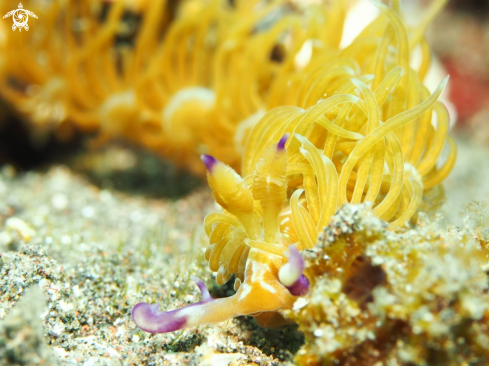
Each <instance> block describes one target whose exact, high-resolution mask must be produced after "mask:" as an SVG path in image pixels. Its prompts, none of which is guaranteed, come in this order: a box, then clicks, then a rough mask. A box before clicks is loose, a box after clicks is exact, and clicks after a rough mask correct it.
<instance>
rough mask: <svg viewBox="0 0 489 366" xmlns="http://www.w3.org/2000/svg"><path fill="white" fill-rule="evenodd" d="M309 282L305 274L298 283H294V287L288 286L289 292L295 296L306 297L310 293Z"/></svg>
mask: <svg viewBox="0 0 489 366" xmlns="http://www.w3.org/2000/svg"><path fill="white" fill-rule="evenodd" d="M309 288H310V285H309V280H308V279H307V277H306V276H304V275H303V274H302V275H301V276H300V277H299V279H298V280H297V281H295V282H294V284H293V285H292V286H287V289H288V290H289V292H290V293H291V294H292V295H294V296H304V295H307V294H308V292H309Z"/></svg>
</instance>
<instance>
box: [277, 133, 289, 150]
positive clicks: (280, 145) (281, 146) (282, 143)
mask: <svg viewBox="0 0 489 366" xmlns="http://www.w3.org/2000/svg"><path fill="white" fill-rule="evenodd" d="M289 136H290V135H289V134H288V133H286V134H285V135H283V136H282V138H281V139H280V141H279V142H278V144H277V150H279V151H280V150H283V149H285V143H286V142H287V140H288V138H289Z"/></svg>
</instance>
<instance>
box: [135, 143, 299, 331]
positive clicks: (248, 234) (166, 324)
mask: <svg viewBox="0 0 489 366" xmlns="http://www.w3.org/2000/svg"><path fill="white" fill-rule="evenodd" d="M287 137H288V135H285V136H284V137H282V138H281V139H280V141H279V142H278V143H277V144H273V145H272V146H270V147H269V148H268V149H267V150H266V152H265V154H264V155H263V157H262V159H261V160H260V162H259V163H258V165H257V168H256V170H255V174H254V175H253V176H251V178H249V179H242V178H241V177H240V176H239V175H238V174H237V173H236V172H235V171H234V170H233V169H232V168H230V167H229V166H227V165H225V164H223V163H221V162H219V161H218V160H216V159H215V158H213V157H212V156H209V155H203V156H202V160H203V162H204V163H205V165H206V167H207V171H208V173H207V177H208V180H209V185H210V187H211V188H212V190H213V193H214V197H215V199H216V201H217V203H219V205H220V206H221V207H222V208H223V210H224V212H223V213H213V214H210V215H208V216H207V218H206V220H205V229H206V232H207V233H208V234H209V235H210V243H211V245H210V246H209V248H208V249H207V251H206V254H205V257H206V259H207V260H208V261H209V267H210V269H211V270H212V271H217V283H218V284H223V283H225V282H227V281H228V280H229V278H230V276H231V275H232V274H234V275H235V278H236V279H235V283H234V288H235V290H237V292H236V293H235V294H234V295H233V296H231V297H228V298H222V299H213V298H212V297H211V296H210V295H209V292H208V290H207V288H206V286H205V284H204V283H203V282H202V281H201V280H200V279H198V278H196V277H193V280H194V281H195V282H196V283H197V286H198V287H199V289H200V291H201V293H202V301H201V302H199V303H197V304H192V305H189V306H187V307H184V308H182V309H178V310H173V311H169V312H160V311H158V304H152V305H151V304H147V303H139V304H137V305H136V306H135V307H134V308H133V310H132V318H133V320H134V322H135V323H136V325H137V326H138V327H140V328H141V329H143V330H145V331H147V332H150V333H166V332H173V331H176V330H179V329H182V328H187V327H193V326H197V325H200V324H209V323H216V322H222V321H226V320H228V319H230V318H233V317H236V316H239V315H253V316H255V318H256V319H257V321H258V323H259V324H261V325H263V326H274V325H279V324H282V323H284V320H283V319H282V318H281V317H280V316H279V315H277V314H276V311H277V310H280V309H287V308H291V307H292V305H293V304H294V302H295V301H296V300H297V297H298V296H303V295H305V294H307V293H308V291H309V280H308V279H307V277H306V276H305V275H304V261H303V259H302V257H301V255H300V253H299V250H298V249H301V248H300V244H299V243H295V244H291V243H290V239H291V237H290V235H288V234H287V231H286V230H284V228H283V227H284V226H287V224H286V222H287V219H284V220H282V223H279V215H280V213H281V211H282V209H283V206H284V203H285V201H286V197H287V184H286V170H287V153H286V151H285V142H286V140H287ZM287 209H288V208H287ZM288 215H290V211H289V212H288V213H287V212H285V213H284V216H288ZM281 226H282V228H281ZM296 245H298V247H297V246H296Z"/></svg>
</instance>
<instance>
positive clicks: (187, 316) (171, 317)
mask: <svg viewBox="0 0 489 366" xmlns="http://www.w3.org/2000/svg"><path fill="white" fill-rule="evenodd" d="M191 278H192V280H193V281H195V283H197V286H199V289H200V292H201V293H202V301H201V302H198V303H196V304H192V305H189V306H186V307H184V308H181V309H177V310H172V311H168V312H166V313H165V312H161V311H159V310H158V307H159V305H158V304H148V303H145V302H141V303H139V304H136V306H134V308H133V309H132V320H133V321H134V323H136V325H137V326H138V327H139V328H141V329H142V330H144V331H146V332H148V333H168V332H174V331H176V330H180V329H183V328H186V327H187V326H194V325H198V324H196V321H195V318H196V317H195V315H198V313H200V312H202V311H203V309H202V307H203V305H205V304H208V303H210V302H212V301H214V299H213V298H212V297H211V296H210V294H209V291H208V290H207V287H206V286H205V284H204V282H203V281H202V280H201V279H199V278H197V277H195V276H192V277H191ZM197 318H198V316H197Z"/></svg>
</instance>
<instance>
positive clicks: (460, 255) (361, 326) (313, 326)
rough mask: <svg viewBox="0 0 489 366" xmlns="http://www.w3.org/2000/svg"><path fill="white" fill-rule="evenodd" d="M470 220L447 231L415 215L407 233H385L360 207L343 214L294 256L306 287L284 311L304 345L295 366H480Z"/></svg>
mask: <svg viewBox="0 0 489 366" xmlns="http://www.w3.org/2000/svg"><path fill="white" fill-rule="evenodd" d="M472 211H475V210H472ZM480 216H481V215H480V214H477V212H475V214H474V213H473V214H472V218H468V219H467V220H466V225H465V227H464V228H454V227H451V228H449V229H447V227H446V225H444V224H443V221H442V219H441V218H440V217H436V216H435V217H434V218H431V219H429V218H428V217H427V216H426V215H420V217H419V221H418V225H417V226H416V227H415V228H412V229H405V230H403V231H402V232H390V231H387V230H385V228H386V223H385V222H383V221H382V220H380V219H378V218H376V217H375V216H374V215H372V212H371V209H370V208H369V207H368V206H366V205H345V206H343V207H342V208H341V209H340V210H339V211H338V213H337V214H336V215H335V216H333V219H332V220H331V223H330V225H329V226H328V227H327V228H326V229H325V230H324V232H323V234H322V236H321V237H320V239H319V242H318V245H317V246H316V247H315V248H314V249H313V250H310V251H307V254H305V255H304V256H305V257H306V258H308V260H307V261H306V265H307V268H306V273H307V274H309V275H310V277H311V278H314V279H315V280H316V281H315V284H314V286H313V288H312V291H311V293H310V294H309V295H308V296H307V297H306V298H305V301H301V303H300V304H297V306H294V309H293V310H288V311H285V315H286V316H288V317H291V318H292V319H294V320H295V321H296V322H297V323H298V324H299V329H300V330H301V331H303V332H304V334H305V337H306V343H305V345H304V346H303V347H302V349H301V350H299V352H298V354H297V355H296V359H295V360H296V361H297V363H298V364H299V365H330V364H331V365H380V364H383V365H442V364H443V365H450V366H451V365H453V366H455V365H485V364H487V363H488V362H489V336H488V325H487V324H488V321H489V311H488V309H489V295H488V293H487V290H488V285H489V283H488V278H487V269H488V268H487V267H488V266H487V255H488V254H489V253H488V249H487V239H488V236H487V233H486V235H485V236H484V230H483V227H484V224H483V225H482V226H481V225H480V223H479V224H477V220H479V221H480ZM483 221H484V219H483ZM485 225H487V223H486V224H485Z"/></svg>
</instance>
